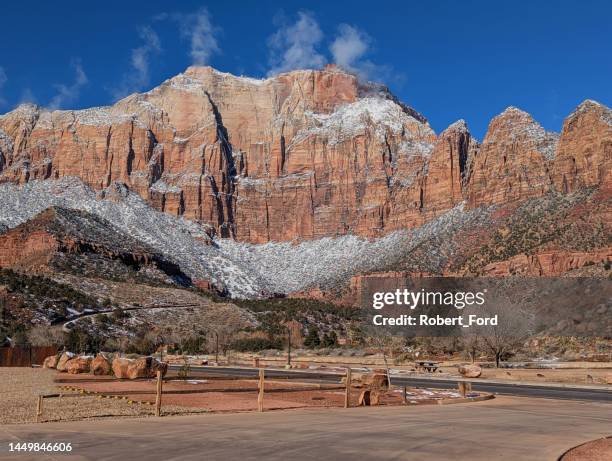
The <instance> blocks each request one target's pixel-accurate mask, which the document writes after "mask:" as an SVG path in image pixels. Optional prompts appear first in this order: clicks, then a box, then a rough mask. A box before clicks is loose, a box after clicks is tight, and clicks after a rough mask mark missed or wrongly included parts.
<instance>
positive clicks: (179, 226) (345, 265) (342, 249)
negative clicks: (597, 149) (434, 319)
mask: <svg viewBox="0 0 612 461" xmlns="http://www.w3.org/2000/svg"><path fill="white" fill-rule="evenodd" d="M111 188H113V186H111ZM117 188H120V189H121V191H120V192H121V193H116V191H115V190H109V191H107V195H108V196H112V200H104V199H100V197H99V196H97V195H96V193H95V192H94V191H92V190H91V189H89V188H88V187H87V186H85V185H84V184H83V183H82V182H81V181H80V180H79V179H76V178H63V179H60V180H57V181H32V182H30V183H28V184H26V185H24V186H16V185H12V184H2V185H0V228H2V227H3V226H6V227H8V228H12V227H15V226H18V225H19V224H21V223H23V222H25V221H27V220H29V219H31V218H33V217H34V216H36V215H37V214H38V213H40V212H42V211H43V210H45V209H47V208H48V207H50V206H61V207H65V208H72V209H79V210H84V211H87V212H89V213H92V214H94V215H96V216H99V217H101V218H103V219H105V220H107V221H108V222H109V223H112V225H114V226H115V227H117V228H118V229H119V230H120V231H122V232H125V233H126V234H128V235H130V236H131V237H133V238H135V239H138V240H140V241H142V242H145V243H147V244H149V245H150V246H151V247H153V248H154V249H156V250H157V251H159V252H160V253H162V254H163V255H164V256H165V257H167V258H168V259H169V260H171V261H173V262H175V263H177V264H178V265H180V266H181V268H182V269H183V270H184V272H185V273H186V274H187V275H189V276H190V277H192V278H193V279H207V280H210V281H211V282H212V283H214V284H215V285H216V286H218V287H224V288H226V289H227V291H228V292H229V293H230V294H231V295H232V296H233V297H237V298H250V297H258V296H265V295H270V294H272V293H290V292H293V291H299V290H304V289H307V288H309V287H312V286H323V287H334V286H337V285H338V284H341V283H345V282H347V281H348V280H349V278H350V277H351V276H352V275H353V274H356V273H360V272H368V271H373V270H377V269H380V268H385V267H389V265H391V264H393V263H394V262H395V261H399V260H400V259H401V258H402V257H404V256H405V255H406V254H408V253H409V252H410V251H411V250H412V249H415V248H417V247H419V246H420V245H422V244H423V242H425V241H427V240H428V239H431V238H432V237H436V236H438V235H440V234H441V233H444V232H452V230H453V229H457V228H459V227H461V226H462V225H465V224H466V223H468V222H471V221H473V220H474V219H478V217H479V216H481V215H482V210H473V211H465V210H464V209H463V207H462V206H459V207H456V208H454V209H453V210H451V211H450V212H448V213H446V214H444V215H442V216H441V217H439V218H438V219H436V220H434V221H431V222H429V223H427V224H426V225H424V226H422V227H420V228H418V229H413V230H402V231H397V232H394V233H391V234H389V235H387V236H385V237H382V238H379V239H371V240H368V239H364V238H360V237H356V236H353V235H348V236H342V237H337V238H331V237H328V238H323V239H319V240H312V241H303V242H300V243H290V242H284V243H274V242H272V243H267V244H263V245H254V244H249V243H240V242H236V241H234V240H231V239H214V240H213V241H212V244H211V242H210V238H209V236H208V234H207V233H206V232H205V228H204V227H202V226H201V225H199V224H197V223H194V222H191V221H188V220H185V219H183V218H177V217H173V216H171V215H168V214H166V213H162V212H158V211H156V210H154V209H153V208H151V207H150V206H149V205H147V203H146V202H145V201H144V200H142V199H141V198H140V197H139V196H138V195H136V194H135V193H132V192H129V191H127V189H124V188H121V187H120V185H117V187H115V188H114V189H117ZM431 257H432V264H435V265H442V264H443V263H444V262H445V259H444V258H445V257H444V256H443V255H442V254H432V255H431Z"/></svg>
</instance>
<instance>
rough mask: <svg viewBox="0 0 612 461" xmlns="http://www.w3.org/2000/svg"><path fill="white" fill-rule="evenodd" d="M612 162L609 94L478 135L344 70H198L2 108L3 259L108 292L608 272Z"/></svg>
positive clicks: (512, 117) (257, 289)
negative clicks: (54, 101) (542, 121)
mask: <svg viewBox="0 0 612 461" xmlns="http://www.w3.org/2000/svg"><path fill="white" fill-rule="evenodd" d="M611 164H612V111H611V110H610V109H609V108H607V107H605V106H603V105H602V104H599V103H596V102H594V101H585V102H584V103H582V104H581V105H580V106H579V107H578V108H577V109H576V110H575V111H574V112H573V113H572V114H570V115H569V116H568V117H567V119H566V120H565V122H564V124H563V129H562V131H561V133H559V134H556V133H550V132H546V131H545V130H544V129H543V128H542V127H541V126H540V125H539V124H538V123H537V122H536V121H535V120H534V119H533V118H532V117H531V116H530V115H529V114H527V113H525V112H523V111H521V110H520V109H517V108H513V107H511V108H508V109H506V110H505V111H504V112H503V113H502V114H500V115H498V116H497V117H495V118H494V119H493V120H492V121H491V124H490V126H489V129H488V132H487V134H486V136H485V138H484V139H483V140H482V142H479V141H477V140H476V139H474V138H473V137H472V136H471V134H470V132H469V129H468V127H467V125H466V123H465V122H464V121H462V120H460V121H458V122H455V123H454V124H452V125H451V126H449V127H448V128H447V129H446V130H444V131H443V132H442V133H440V134H438V135H436V134H435V133H434V132H433V130H432V129H431V128H430V127H429V125H428V124H427V120H426V119H425V117H424V116H422V115H421V114H419V113H418V112H416V111H415V110H413V109H411V108H409V107H407V106H406V105H404V104H402V103H401V102H399V101H398V100H397V98H395V97H394V96H393V95H392V94H391V93H390V92H389V91H388V90H387V89H386V88H384V87H382V86H380V85H375V84H372V83H363V82H360V81H359V80H358V79H357V78H356V77H355V76H354V75H351V74H349V73H346V72H344V71H342V70H340V69H338V68H335V67H328V68H326V69H323V70H306V71H295V72H290V73H285V74H280V75H278V76H275V77H271V78H268V79H265V80H256V79H250V78H245V77H236V76H233V75H230V74H225V73H221V72H218V71H216V70H214V69H212V68H210V67H191V68H189V69H187V70H186V71H185V73H183V74H180V75H178V76H176V77H173V78H171V79H169V80H168V81H166V82H164V83H163V84H162V85H160V86H159V87H157V88H154V89H153V90H151V91H149V92H147V93H143V94H134V95H131V96H128V97H127V98H125V99H123V100H121V101H119V102H117V103H116V104H115V105H113V106H109V107H102V108H93V109H85V110H79V111H48V110H45V109H42V108H40V107H37V106H33V105H22V106H19V107H18V108H16V109H15V110H14V111H12V112H9V113H7V114H5V115H3V116H0V182H1V184H0V267H5V268H10V269H12V270H16V271H20V272H27V273H35V274H39V275H40V276H43V277H49V278H51V279H53V280H56V281H57V282H58V283H62V284H68V285H70V286H73V287H76V288H78V289H81V290H85V292H87V290H88V289H89V288H87V287H88V286H98V285H100V284H101V283H102V282H100V281H101V280H103V279H104V280H107V281H108V280H110V281H112V282H113V283H107V284H106V285H105V286H107V289H106V291H104V292H103V293H101V294H100V296H99V297H100V299H102V297H107V295H109V296H110V295H111V294H112V292H113V288H112V287H114V286H116V283H118V282H119V281H126V282H127V285H129V283H133V284H135V285H138V286H141V289H140V290H141V291H139V292H138V293H139V294H137V295H133V299H136V298H138V297H141V296H142V294H140V293H146V292H147V290H148V289H147V288H146V286H153V285H156V286H163V287H169V288H168V290H171V289H172V290H175V289H184V288H187V289H192V288H196V287H197V288H199V289H206V290H213V291H215V292H217V293H221V294H229V295H231V296H233V297H236V298H260V297H270V296H275V295H296V294H301V295H308V296H314V295H317V296H318V294H320V293H321V292H323V293H333V294H334V295H333V296H340V295H341V294H342V292H344V291H346V290H347V289H349V288H350V286H351V285H352V284H353V285H354V284H358V283H359V282H358V278H359V277H360V276H361V275H363V274H372V273H401V274H413V275H431V274H437V275H460V276H471V275H510V274H523V275H536V276H545V275H596V276H602V275H606V274H607V273H608V272H607V271H609V267H610V263H609V261H610V260H611V259H612V216H611V215H610V210H611V209H612V207H611V205H612V203H611V201H612V194H611V192H612V185H611V184H612V182H611V181H610V178H611V176H610V171H611V169H610V167H611ZM79 278H81V279H82V280H80V281H79ZM94 281H95V282H94ZM85 282H87V283H85ZM127 285H125V286H124V288H123V289H128V288H129V287H127ZM168 293H174V292H173V291H168ZM317 293H318V294H317ZM168 296H175V295H174V294H172V295H168ZM111 297H112V296H111ZM134 302H136V301H134Z"/></svg>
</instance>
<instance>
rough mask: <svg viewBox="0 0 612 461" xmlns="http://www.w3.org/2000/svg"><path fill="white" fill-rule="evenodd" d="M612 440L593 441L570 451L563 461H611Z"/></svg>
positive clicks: (562, 458)
mask: <svg viewBox="0 0 612 461" xmlns="http://www.w3.org/2000/svg"><path fill="white" fill-rule="evenodd" d="M611 459H612V438H610V437H608V438H605V439H598V440H593V441H592V442H588V443H585V444H584V445H580V446H578V447H576V448H574V449H572V450H570V451H568V452H567V453H566V454H565V455H563V457H561V461H610V460H611Z"/></svg>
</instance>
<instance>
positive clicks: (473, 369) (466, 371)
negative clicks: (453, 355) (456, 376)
mask: <svg viewBox="0 0 612 461" xmlns="http://www.w3.org/2000/svg"><path fill="white" fill-rule="evenodd" d="M459 373H461V376H464V377H466V378H478V377H479V376H480V375H481V374H482V368H480V367H479V366H478V365H461V366H460V367H459Z"/></svg>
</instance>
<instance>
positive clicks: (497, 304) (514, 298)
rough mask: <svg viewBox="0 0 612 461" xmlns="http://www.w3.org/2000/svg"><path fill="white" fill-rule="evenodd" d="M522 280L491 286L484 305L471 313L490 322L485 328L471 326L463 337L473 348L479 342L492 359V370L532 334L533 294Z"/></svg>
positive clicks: (483, 326)
mask: <svg viewBox="0 0 612 461" xmlns="http://www.w3.org/2000/svg"><path fill="white" fill-rule="evenodd" d="M524 283H525V282H524V280H523V279H513V278H504V279H499V280H496V281H495V282H493V287H492V288H489V297H488V299H487V302H486V303H485V304H484V305H482V306H478V307H474V308H471V309H470V312H466V314H474V315H476V316H478V317H480V318H482V319H485V320H486V319H489V320H488V321H487V323H486V324H484V325H478V326H471V327H470V328H467V329H466V330H467V331H466V337H471V339H470V340H469V341H470V343H472V344H473V342H474V341H481V342H482V345H483V346H484V348H485V349H487V350H488V351H489V352H491V354H492V355H493V356H494V357H495V366H496V367H497V368H499V364H500V362H501V361H502V359H503V357H504V356H505V355H506V354H508V353H509V352H513V351H515V350H516V349H517V348H519V347H520V346H521V345H522V344H523V343H524V342H525V340H526V339H527V338H529V337H530V336H531V335H533V333H534V331H535V311H534V303H533V301H534V292H533V290H530V289H529V287H527V286H526V285H524Z"/></svg>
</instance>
